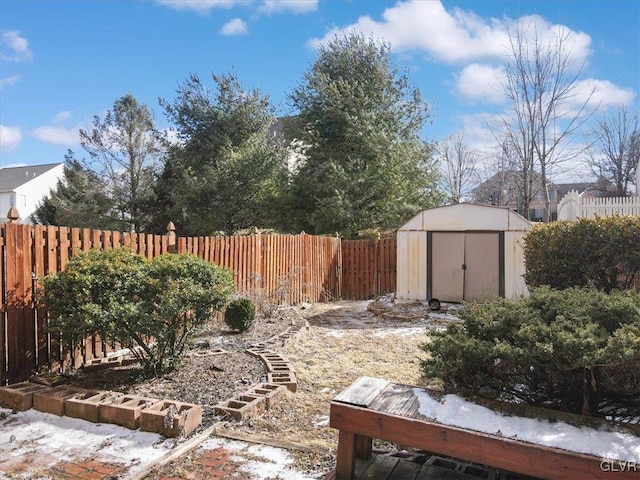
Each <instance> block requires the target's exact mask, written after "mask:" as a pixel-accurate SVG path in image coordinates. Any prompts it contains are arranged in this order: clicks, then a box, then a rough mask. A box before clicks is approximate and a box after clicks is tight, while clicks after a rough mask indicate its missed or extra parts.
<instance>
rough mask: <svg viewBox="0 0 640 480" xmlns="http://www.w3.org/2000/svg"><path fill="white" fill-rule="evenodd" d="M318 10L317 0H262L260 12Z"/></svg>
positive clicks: (308, 11) (309, 11) (305, 11)
mask: <svg viewBox="0 0 640 480" xmlns="http://www.w3.org/2000/svg"><path fill="white" fill-rule="evenodd" d="M316 10H318V0H264V2H263V3H262V5H261V6H260V8H259V9H258V12H260V13H285V12H291V13H296V14H297V13H311V12H315V11H316Z"/></svg>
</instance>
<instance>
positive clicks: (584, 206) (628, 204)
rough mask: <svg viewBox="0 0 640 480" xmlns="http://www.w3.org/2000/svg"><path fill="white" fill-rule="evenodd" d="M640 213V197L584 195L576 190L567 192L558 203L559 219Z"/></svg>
mask: <svg viewBox="0 0 640 480" xmlns="http://www.w3.org/2000/svg"><path fill="white" fill-rule="evenodd" d="M616 214H617V215H640V197H638V196H635V197H612V198H599V197H583V196H582V195H580V194H579V193H578V192H576V191H575V190H572V191H571V192H569V193H567V194H566V195H565V196H564V197H563V198H562V200H560V204H559V205H558V220H577V219H578V218H593V217H596V216H597V217H610V216H612V215H616Z"/></svg>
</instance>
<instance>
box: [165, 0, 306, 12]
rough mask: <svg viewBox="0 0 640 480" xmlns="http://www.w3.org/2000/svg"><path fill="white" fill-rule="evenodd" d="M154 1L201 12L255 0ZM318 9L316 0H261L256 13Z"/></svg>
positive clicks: (248, 3) (250, 3)
mask: <svg viewBox="0 0 640 480" xmlns="http://www.w3.org/2000/svg"><path fill="white" fill-rule="evenodd" d="M156 3H158V4H160V5H165V6H167V7H170V8H173V9H176V10H191V11H194V12H198V13H201V14H204V13H209V12H210V11H211V10H213V9H214V8H226V9H229V8H233V7H235V6H238V5H254V4H256V3H257V2H256V1H255V0H156ZM317 9H318V0H263V1H262V2H261V5H260V6H259V7H258V9H257V11H258V13H264V14H271V13H287V12H289V13H296V14H297V13H310V12H315V11H316V10H317Z"/></svg>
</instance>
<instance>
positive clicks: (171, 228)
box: [167, 222, 176, 232]
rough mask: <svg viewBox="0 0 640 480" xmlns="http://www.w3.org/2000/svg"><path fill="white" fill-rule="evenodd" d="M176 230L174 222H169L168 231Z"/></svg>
mask: <svg viewBox="0 0 640 480" xmlns="http://www.w3.org/2000/svg"><path fill="white" fill-rule="evenodd" d="M175 231H176V226H175V225H174V224H173V222H169V223H168V224H167V232H175Z"/></svg>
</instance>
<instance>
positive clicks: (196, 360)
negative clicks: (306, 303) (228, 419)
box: [68, 308, 304, 431]
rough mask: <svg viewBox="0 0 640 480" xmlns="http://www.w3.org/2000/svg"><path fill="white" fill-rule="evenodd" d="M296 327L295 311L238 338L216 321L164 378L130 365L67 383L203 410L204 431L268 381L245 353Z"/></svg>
mask: <svg viewBox="0 0 640 480" xmlns="http://www.w3.org/2000/svg"><path fill="white" fill-rule="evenodd" d="M296 322H304V319H302V317H300V316H299V315H297V314H296V310H295V309H293V308H291V309H281V310H280V311H279V312H278V315H277V317H274V318H268V319H264V318H257V319H256V320H255V322H254V325H253V326H252V327H251V329H250V330H248V331H247V332H244V333H241V334H240V333H237V332H234V331H231V330H230V329H229V328H228V327H227V326H226V324H225V323H224V321H222V320H214V321H213V322H211V324H209V325H208V327H207V328H206V329H204V330H202V331H201V332H199V333H198V335H197V336H196V338H195V339H194V340H193V342H192V343H191V348H190V350H189V352H188V354H187V356H186V357H185V358H184V361H182V362H181V363H180V365H179V366H178V367H177V368H176V369H175V370H173V371H171V372H169V373H167V374H166V375H163V376H162V377H159V378H145V377H144V375H143V372H142V369H141V367H140V365H139V364H137V363H134V364H131V365H127V366H120V367H114V368H108V369H104V370H86V371H85V370H83V369H79V370H77V371H76V372H74V373H73V374H71V376H70V378H69V379H68V380H69V383H71V384H73V385H76V386H79V387H82V388H87V389H99V390H113V391H118V392H122V393H126V394H136V395H141V396H145V397H150V398H161V399H168V400H176V401H181V402H187V403H195V404H198V405H202V409H203V420H202V425H201V426H200V428H199V429H198V430H197V431H202V430H204V429H206V428H208V427H209V426H211V425H213V424H214V423H216V422H217V421H219V420H221V419H222V417H221V416H220V415H219V414H217V413H215V411H214V407H215V405H217V404H218V403H220V402H223V401H225V400H228V399H230V398H232V397H233V396H235V395H237V394H240V393H242V392H244V391H245V390H247V389H248V388H249V387H250V386H251V385H253V384H255V383H258V382H264V381H266V374H267V370H266V367H265V365H264V363H263V362H262V361H260V360H259V359H258V358H256V357H254V356H252V355H249V354H248V353H246V349H247V348H249V347H250V346H251V345H254V344H256V343H259V342H263V341H266V340H268V339H269V338H272V337H274V336H277V335H279V334H280V333H283V332H284V331H286V330H287V329H288V328H289V327H290V326H292V325H295V324H296ZM221 351H222V353H219V352H221Z"/></svg>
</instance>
